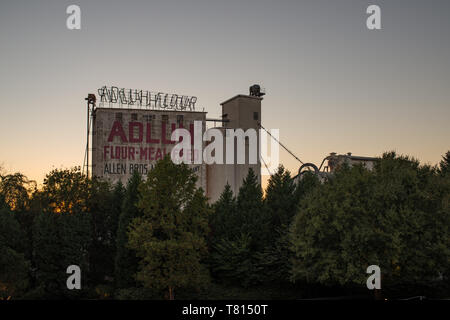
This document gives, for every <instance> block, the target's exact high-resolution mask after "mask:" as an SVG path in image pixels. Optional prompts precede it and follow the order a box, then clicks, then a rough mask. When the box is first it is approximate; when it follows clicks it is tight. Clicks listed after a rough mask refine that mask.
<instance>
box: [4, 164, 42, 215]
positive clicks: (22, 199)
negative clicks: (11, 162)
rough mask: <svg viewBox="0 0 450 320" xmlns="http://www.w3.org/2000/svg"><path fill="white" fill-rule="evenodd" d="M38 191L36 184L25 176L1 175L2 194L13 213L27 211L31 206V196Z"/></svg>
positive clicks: (17, 173)
mask: <svg viewBox="0 0 450 320" xmlns="http://www.w3.org/2000/svg"><path fill="white" fill-rule="evenodd" d="M35 189H36V182H34V181H32V180H28V179H27V177H26V176H24V175H23V174H21V173H19V172H16V173H14V174H8V175H0V194H1V195H2V196H3V199H4V201H5V202H6V204H7V205H8V206H9V208H10V209H11V210H13V211H16V212H19V211H25V210H26V209H27V208H28V206H29V201H30V195H31V193H32V192H33V190H35Z"/></svg>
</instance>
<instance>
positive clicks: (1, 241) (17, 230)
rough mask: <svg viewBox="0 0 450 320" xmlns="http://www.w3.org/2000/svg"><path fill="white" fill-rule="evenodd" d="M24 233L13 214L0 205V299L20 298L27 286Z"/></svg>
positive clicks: (27, 266) (28, 265)
mask: <svg viewBox="0 0 450 320" xmlns="http://www.w3.org/2000/svg"><path fill="white" fill-rule="evenodd" d="M25 246H26V241H25V233H24V232H23V231H22V229H21V227H20V225H19V223H18V222H17V221H16V219H15V218H14V216H13V213H12V212H11V211H10V210H9V209H8V208H6V206H5V205H3V206H2V205H1V204H0V298H8V297H14V298H16V297H18V296H19V297H20V296H21V295H22V294H23V293H24V291H25V289H27V287H28V284H29V276H28V270H29V267H30V263H29V261H28V260H26V258H25V255H24V251H25Z"/></svg>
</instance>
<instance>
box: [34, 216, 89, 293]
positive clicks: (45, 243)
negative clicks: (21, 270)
mask: <svg viewBox="0 0 450 320" xmlns="http://www.w3.org/2000/svg"><path fill="white" fill-rule="evenodd" d="M90 218H91V215H90V214H88V213H83V212H77V213H70V214H69V213H64V212H62V213H58V214H55V213H52V212H42V213H40V214H39V215H38V216H37V217H36V219H35V227H34V233H33V259H34V262H35V267H36V271H35V272H36V285H37V291H38V292H39V293H38V295H39V296H40V297H39V298H62V297H76V296H78V297H79V296H80V295H81V294H82V292H80V291H78V290H73V291H69V290H67V287H66V279H67V277H68V275H67V274H66V269H67V267H68V266H70V265H77V266H79V267H80V268H81V271H82V275H83V276H82V283H83V285H82V289H86V288H85V287H86V282H85V276H86V275H87V274H88V273H89V247H90V241H91V238H92V235H91V221H90Z"/></svg>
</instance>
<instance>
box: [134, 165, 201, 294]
mask: <svg viewBox="0 0 450 320" xmlns="http://www.w3.org/2000/svg"><path fill="white" fill-rule="evenodd" d="M196 180H197V176H196V175H195V174H194V173H193V172H192V170H190V169H189V168H188V167H187V165H185V164H181V165H176V164H174V163H173V162H172V161H171V160H170V157H168V156H166V157H165V158H164V159H163V160H160V161H158V163H157V164H156V165H155V167H154V168H153V169H152V170H151V171H150V172H149V174H148V176H147V180H146V181H145V182H144V183H142V184H141V186H140V188H139V191H140V195H141V197H140V201H139V208H141V209H142V210H143V216H142V217H138V218H135V219H133V222H132V224H131V226H130V229H129V230H130V231H129V234H128V237H129V247H130V248H131V249H133V250H135V252H136V253H137V256H138V257H139V258H140V270H139V272H138V274H137V279H138V280H139V281H142V283H143V284H144V286H145V287H148V288H154V289H156V290H165V291H166V292H167V297H168V298H169V299H173V298H174V292H175V289H176V288H184V287H191V286H192V287H195V286H197V287H199V286H202V285H204V284H205V283H206V282H207V280H208V278H209V276H208V270H207V268H206V266H205V264H204V263H203V260H204V259H205V257H206V255H207V244H206V237H207V235H208V233H209V226H208V219H209V217H208V216H209V214H210V209H209V207H208V204H207V199H206V197H205V196H204V195H203V190H202V189H197V188H196V186H195V183H196Z"/></svg>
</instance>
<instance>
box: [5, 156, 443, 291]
mask: <svg viewBox="0 0 450 320" xmlns="http://www.w3.org/2000/svg"><path fill="white" fill-rule="evenodd" d="M0 177H1V180H0V298H2V299H6V298H12V299H64V298H69V299H111V298H115V299H173V298H179V299H229V298H238V299H239V298H244V299H245V298H247V299H252V298H259V299H279V298H284V299H298V298H313V297H324V296H332V295H340V296H343V295H368V294H372V293H370V292H369V291H368V290H367V288H366V279H367V277H368V275H367V274H366V268H367V267H368V266H369V265H374V264H375V265H379V266H380V268H381V272H382V290H381V293H382V295H383V296H384V297H408V296H413V295H427V296H430V297H449V296H450V288H449V282H450V281H449V277H450V230H449V228H450V151H449V152H447V154H446V155H445V156H444V157H443V160H442V161H441V162H440V164H439V165H438V166H435V167H431V166H429V165H421V164H420V163H419V162H418V161H417V160H415V159H411V158H409V157H405V156H397V155H396V154H395V153H393V152H391V153H386V154H384V155H383V156H382V157H381V158H380V160H379V161H378V162H377V163H376V164H375V168H374V169H373V170H371V171H368V170H366V169H365V168H364V167H362V166H353V167H347V166H342V167H341V168H340V169H339V170H337V172H336V173H335V174H333V175H331V176H329V177H328V178H327V179H326V180H324V181H319V180H318V179H317V177H316V176H314V175H312V174H309V173H306V174H304V175H302V178H301V179H299V180H297V182H294V180H293V179H292V177H291V174H290V173H289V172H288V171H287V170H285V169H284V168H283V167H282V166H280V167H279V168H278V171H277V172H276V173H275V174H273V175H272V176H271V178H270V180H269V182H268V185H267V188H266V190H265V193H264V194H263V191H262V189H261V186H260V185H259V184H258V181H257V177H256V175H255V173H254V172H253V171H251V170H250V171H249V173H248V176H247V178H246V179H245V181H244V182H243V185H242V187H241V188H240V190H239V193H238V194H233V193H232V191H231V188H230V187H229V186H228V185H227V186H225V188H224V191H223V193H222V195H221V197H220V199H219V200H218V201H217V202H216V203H214V204H212V205H210V204H208V199H207V198H206V197H205V195H204V192H203V190H202V189H198V188H197V187H196V175H195V174H194V173H193V172H192V171H191V170H190V169H189V168H188V167H187V166H185V165H175V164H173V163H172V162H171V161H170V159H169V158H165V159H163V160H161V161H159V162H158V163H157V165H156V166H155V168H154V169H153V170H152V171H151V172H150V173H149V175H148V176H147V177H146V179H142V177H140V176H139V175H138V174H135V175H134V176H132V178H130V180H129V181H128V182H127V183H126V184H125V185H122V184H121V183H118V184H115V185H111V184H109V183H108V182H105V181H101V180H98V179H96V178H94V179H87V178H86V177H85V176H84V175H83V174H82V173H81V172H80V170H79V168H73V169H70V170H53V171H52V172H50V173H49V174H48V175H47V176H46V178H45V180H44V183H43V186H42V187H40V188H37V186H36V184H35V183H34V182H32V181H29V180H28V179H27V178H26V177H25V176H23V175H22V174H20V173H16V174H6V173H3V174H1V176H0ZM69 265H78V266H79V267H80V268H81V272H82V278H81V279H82V288H81V290H68V289H67V287H66V280H67V277H68V276H69V275H68V274H67V273H66V269H67V267H68V266H69ZM378 296H380V292H378Z"/></svg>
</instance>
